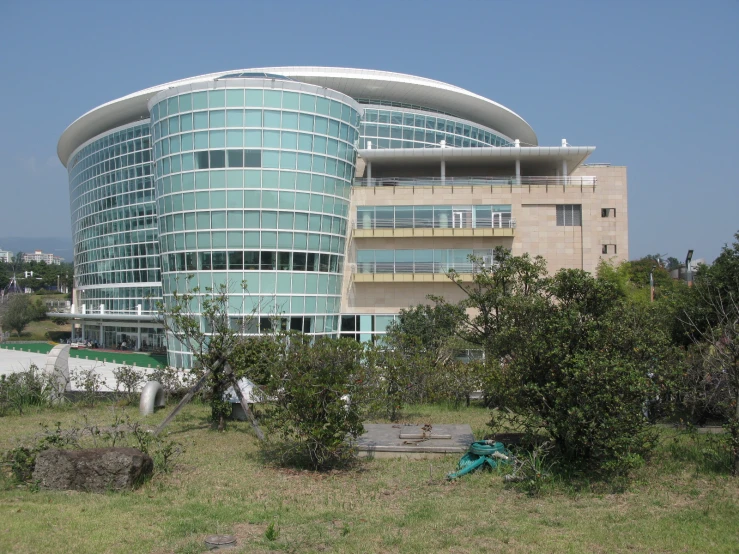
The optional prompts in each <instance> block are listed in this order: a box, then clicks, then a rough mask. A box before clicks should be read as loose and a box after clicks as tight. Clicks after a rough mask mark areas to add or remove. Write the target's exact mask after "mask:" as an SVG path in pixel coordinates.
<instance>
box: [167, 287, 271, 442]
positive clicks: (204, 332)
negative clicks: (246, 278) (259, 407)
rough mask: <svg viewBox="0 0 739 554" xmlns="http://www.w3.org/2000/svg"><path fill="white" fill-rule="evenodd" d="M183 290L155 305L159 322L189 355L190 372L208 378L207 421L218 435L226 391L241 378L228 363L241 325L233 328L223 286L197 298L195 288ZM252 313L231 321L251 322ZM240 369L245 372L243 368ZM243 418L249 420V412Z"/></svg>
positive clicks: (222, 425) (227, 411)
mask: <svg viewBox="0 0 739 554" xmlns="http://www.w3.org/2000/svg"><path fill="white" fill-rule="evenodd" d="M183 288H184V289H186V292H184V293H180V292H178V291H174V292H173V293H172V297H171V299H168V300H167V301H166V303H160V304H159V319H160V321H161V322H162V325H163V326H164V328H165V330H166V331H167V332H168V333H170V334H171V335H172V336H173V338H174V340H175V341H177V343H178V345H179V346H180V347H181V348H184V349H185V350H186V351H189V352H190V353H191V355H192V356H193V365H194V366H195V369H194V371H195V372H202V373H203V374H207V375H208V384H209V387H208V392H207V398H208V401H209V403H210V406H211V420H212V421H213V423H214V424H215V425H217V428H218V430H219V431H223V430H224V429H225V419H226V417H227V416H228V415H229V414H230V409H231V405H230V404H229V403H228V402H227V401H226V400H224V396H225V393H226V390H227V389H228V388H229V387H230V386H236V385H235V383H236V380H237V379H238V378H240V377H242V376H243V375H241V374H235V373H234V372H233V368H232V367H231V365H230V363H229V361H230V356H231V355H232V353H233V352H234V350H235V349H236V346H237V344H238V343H239V341H241V340H244V339H243V338H242V337H241V336H240V335H239V334H238V333H237V332H236V329H239V328H240V327H242V325H236V329H235V328H234V325H233V324H232V318H231V317H230V316H229V313H228V308H229V298H230V296H229V293H228V287H227V286H226V285H221V286H220V287H219V288H218V289H217V290H213V289H211V288H207V289H206V290H205V291H204V294H200V292H201V291H200V288H199V287H194V288H192V289H189V287H188V286H187V283H185V284H184V286H183ZM242 288H243V289H244V291H246V282H242ZM198 308H199V309H198ZM255 311H256V309H255V310H253V311H252V313H251V314H250V315H247V316H239V317H234V318H233V319H234V320H236V321H238V320H239V319H242V320H243V319H250V318H253V317H254V313H255ZM198 312H199V315H198ZM241 369H242V370H244V371H245V369H244V368H243V367H242V368H241ZM247 416H251V413H250V412H249V411H247ZM252 419H253V418H252ZM252 423H253V424H254V426H255V429H256V430H257V435H258V436H261V431H259V430H258V427H257V425H256V421H255V420H253V421H252Z"/></svg>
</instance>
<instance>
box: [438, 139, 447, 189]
mask: <svg viewBox="0 0 739 554" xmlns="http://www.w3.org/2000/svg"><path fill="white" fill-rule="evenodd" d="M439 146H440V147H441V148H446V141H445V140H444V139H442V140H441V141H439ZM441 184H442V185H444V184H446V160H444V156H443V155H442V157H441Z"/></svg>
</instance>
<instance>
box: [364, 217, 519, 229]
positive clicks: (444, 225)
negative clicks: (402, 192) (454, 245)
mask: <svg viewBox="0 0 739 554" xmlns="http://www.w3.org/2000/svg"><path fill="white" fill-rule="evenodd" d="M354 228H355V229H491V228H492V229H515V228H516V219H515V218H513V217H510V215H509V216H508V217H500V218H497V217H496V218H494V219H492V220H491V219H484V220H480V218H478V219H477V221H475V222H473V220H472V217H471V215H469V216H467V217H460V218H458V219H457V220H455V221H449V219H446V220H444V219H441V218H436V219H419V218H413V219H411V218H397V217H396V218H395V219H394V220H390V219H380V218H373V219H370V220H369V221H367V220H364V219H363V220H361V221H360V220H359V219H357V221H355V222H354Z"/></svg>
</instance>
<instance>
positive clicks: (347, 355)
mask: <svg viewBox="0 0 739 554" xmlns="http://www.w3.org/2000/svg"><path fill="white" fill-rule="evenodd" d="M283 348H284V350H283V355H282V356H281V357H280V358H281V359H280V360H279V362H278V364H279V365H278V366H277V367H275V369H274V370H273V371H272V376H271V378H270V381H269V383H268V385H267V387H266V394H267V395H268V396H269V397H271V399H272V401H271V402H270V403H269V405H268V407H267V410H266V411H267V413H266V424H267V428H268V430H269V431H270V439H271V441H270V444H269V445H267V446H266V448H267V453H268V454H272V455H276V456H278V460H277V461H278V462H280V463H286V464H292V465H306V466H308V467H310V468H311V469H317V470H323V469H329V468H332V467H341V466H345V465H347V464H348V463H350V462H351V461H353V460H354V457H355V449H354V447H353V445H352V444H351V441H352V440H353V439H356V438H357V437H358V436H359V435H360V434H362V433H363V432H364V427H363V426H362V420H363V417H364V410H365V408H366V405H367V400H368V398H367V387H366V381H365V379H364V371H363V367H362V363H361V362H362V355H363V347H362V345H361V344H359V343H357V342H356V341H353V340H349V339H332V338H323V337H321V338H317V339H316V340H315V343H314V344H312V345H311V343H310V337H306V336H303V335H297V334H296V335H290V336H289V340H287V341H285V342H284V343H283Z"/></svg>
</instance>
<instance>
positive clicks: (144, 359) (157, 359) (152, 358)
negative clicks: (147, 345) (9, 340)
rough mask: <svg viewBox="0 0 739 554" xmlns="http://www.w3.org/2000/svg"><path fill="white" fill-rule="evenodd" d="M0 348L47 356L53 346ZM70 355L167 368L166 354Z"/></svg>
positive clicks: (94, 352)
mask: <svg viewBox="0 0 739 554" xmlns="http://www.w3.org/2000/svg"><path fill="white" fill-rule="evenodd" d="M0 348H5V349H7V350H22V351H24V352H35V353H41V354H47V353H48V352H49V351H51V349H52V348H53V346H52V344H51V343H48V342H29V343H27V344H0ZM69 355H70V356H71V357H72V358H81V359H89V360H97V361H98V362H110V363H116V364H123V365H135V366H138V367H150V366H151V367H152V368H162V367H167V356H166V354H150V353H148V352H110V351H101V350H96V349H81V350H77V349H70V351H69Z"/></svg>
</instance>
